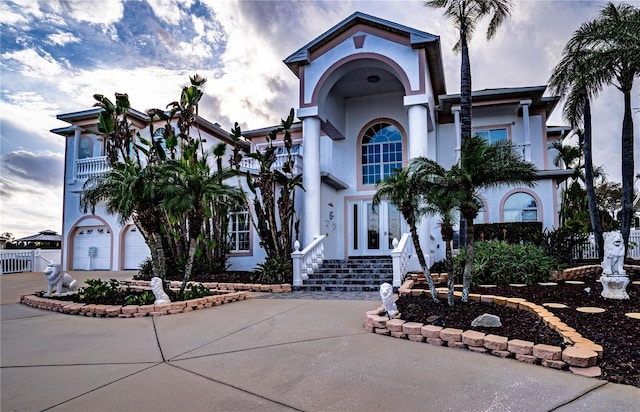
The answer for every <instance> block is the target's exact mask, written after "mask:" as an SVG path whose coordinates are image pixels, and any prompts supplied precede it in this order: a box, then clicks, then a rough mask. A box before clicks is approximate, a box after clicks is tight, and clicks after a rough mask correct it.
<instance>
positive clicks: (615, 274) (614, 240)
mask: <svg viewBox="0 0 640 412" xmlns="http://www.w3.org/2000/svg"><path fill="white" fill-rule="evenodd" d="M624 252H625V251H624V242H623V240H622V234H621V233H620V232H607V233H605V237H604V260H603V261H602V276H600V283H602V293H600V295H601V296H602V297H605V298H607V299H620V300H621V299H629V294H628V293H627V285H628V284H629V277H628V276H626V275H627V272H625V270H624V256H625V253H624Z"/></svg>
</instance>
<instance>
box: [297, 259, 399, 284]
mask: <svg viewBox="0 0 640 412" xmlns="http://www.w3.org/2000/svg"><path fill="white" fill-rule="evenodd" d="M384 282H388V283H392V282H393V263H392V261H391V257H384V256H371V257H358V258H350V259H335V260H332V259H327V260H325V261H324V262H323V263H322V267H320V268H318V269H317V270H316V271H315V273H313V274H311V275H309V279H307V280H305V281H304V282H303V285H302V286H295V287H294V288H293V289H294V290H302V291H310V292H314V291H320V292H376V291H379V290H380V285H381V284H382V283H384Z"/></svg>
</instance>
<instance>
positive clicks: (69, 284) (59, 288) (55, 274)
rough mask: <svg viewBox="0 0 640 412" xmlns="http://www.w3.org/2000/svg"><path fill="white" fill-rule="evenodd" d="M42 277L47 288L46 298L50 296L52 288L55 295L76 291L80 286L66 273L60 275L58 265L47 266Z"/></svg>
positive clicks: (60, 269)
mask: <svg viewBox="0 0 640 412" xmlns="http://www.w3.org/2000/svg"><path fill="white" fill-rule="evenodd" d="M42 273H44V277H45V278H47V282H48V283H49V287H48V288H47V296H51V290H52V289H53V286H55V287H56V295H60V294H61V293H67V292H71V291H75V290H78V288H79V287H80V284H79V283H78V281H77V280H75V279H74V278H73V277H71V275H69V274H68V273H62V268H61V267H60V265H56V264H55V263H52V264H50V265H48V266H47V267H46V268H45V269H44V271H43V272H42Z"/></svg>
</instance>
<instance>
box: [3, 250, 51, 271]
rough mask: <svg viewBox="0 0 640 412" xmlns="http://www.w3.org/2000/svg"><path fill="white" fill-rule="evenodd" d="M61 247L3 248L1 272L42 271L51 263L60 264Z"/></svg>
mask: <svg viewBox="0 0 640 412" xmlns="http://www.w3.org/2000/svg"><path fill="white" fill-rule="evenodd" d="M61 258H62V251H61V250H60V249H2V250H0V274H1V275H4V274H6V273H18V272H42V271H43V270H44V268H46V267H47V265H48V264H50V263H56V264H60V262H61Z"/></svg>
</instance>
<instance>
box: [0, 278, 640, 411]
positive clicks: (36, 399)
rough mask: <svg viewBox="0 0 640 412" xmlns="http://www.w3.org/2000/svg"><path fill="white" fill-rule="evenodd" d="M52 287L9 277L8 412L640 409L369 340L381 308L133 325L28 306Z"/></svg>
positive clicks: (255, 308) (453, 355)
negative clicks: (19, 299) (368, 316)
mask: <svg viewBox="0 0 640 412" xmlns="http://www.w3.org/2000/svg"><path fill="white" fill-rule="evenodd" d="M72 275H73V276H74V277H76V278H80V279H82V278H84V277H86V275H90V276H91V277H101V278H102V279H108V278H111V277H115V278H125V277H128V276H130V275H131V273H117V274H113V273H110V274H106V275H105V274H104V273H96V272H92V273H82V272H73V273H72ZM83 275H85V276H83ZM44 286H45V284H44V279H43V277H42V275H41V274H16V275H4V276H1V277H0V289H1V290H2V301H1V303H2V305H1V306H0V310H1V320H0V329H1V330H0V332H1V353H0V355H1V356H0V357H1V368H2V369H1V375H0V378H1V381H2V382H1V397H2V400H1V405H0V406H1V409H2V411H38V410H39V411H44V410H47V411H48V410H52V411H210V410H216V411H226V410H229V411H245V410H261V411H271V410H274V411H275V410H303V411H316V410H338V411H372V410H397V411H444V410H451V411H527V412H530V411H603V410H606V411H635V410H640V389H638V388H634V387H629V386H624V385H616V384H611V383H607V382H605V381H601V380H597V379H588V378H583V377H579V376H575V375H572V374H571V373H569V372H561V371H556V370H551V369H547V368H544V367H541V366H532V365H528V364H524V363H521V362H518V361H516V360H513V359H499V358H496V357H493V356H487V355H480V354H475V353H472V352H469V351H463V350H456V349H451V348H444V347H436V346H432V345H428V344H421V343H415V342H410V341H407V340H401V339H394V338H389V337H384V336H378V335H374V334H369V333H365V332H364V330H363V327H362V324H363V320H364V312H365V311H367V310H370V309H372V308H374V307H376V306H377V302H375V303H374V302H372V301H370V300H369V301H366V300H364V301H362V300H346V299H345V300H328V299H325V300H319V299H250V300H246V301H241V302H235V303H232V304H228V305H223V306H219V307H214V308H211V309H207V310H199V311H194V312H190V313H185V314H179V315H172V316H162V317H157V318H134V319H105V318H84V317H79V316H70V315H63V314H58V313H52V312H46V311H41V310H37V309H33V308H29V307H26V306H23V305H20V304H18V303H15V302H16V296H19V295H20V294H21V293H30V292H33V291H35V290H41V289H43V287H44ZM315 297H316V298H317V297H318V296H315Z"/></svg>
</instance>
